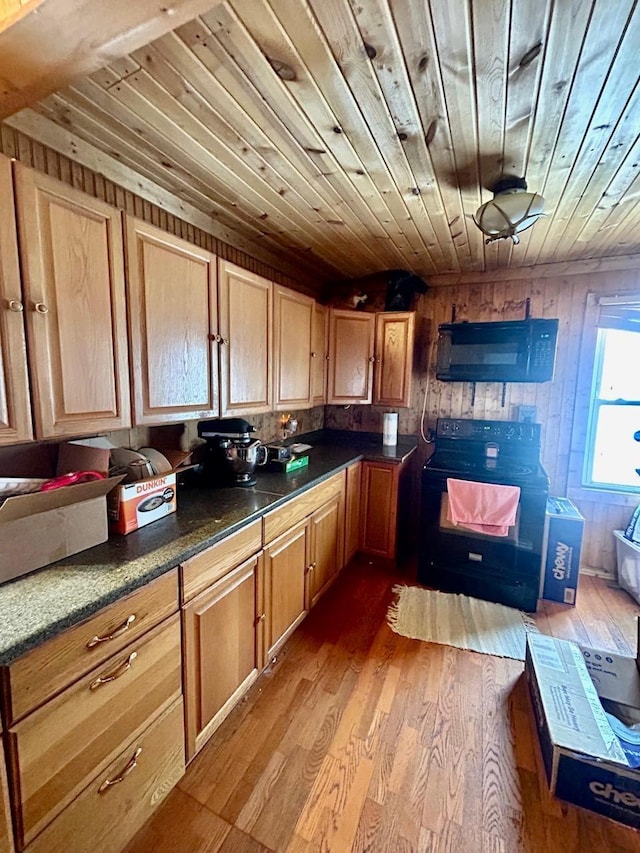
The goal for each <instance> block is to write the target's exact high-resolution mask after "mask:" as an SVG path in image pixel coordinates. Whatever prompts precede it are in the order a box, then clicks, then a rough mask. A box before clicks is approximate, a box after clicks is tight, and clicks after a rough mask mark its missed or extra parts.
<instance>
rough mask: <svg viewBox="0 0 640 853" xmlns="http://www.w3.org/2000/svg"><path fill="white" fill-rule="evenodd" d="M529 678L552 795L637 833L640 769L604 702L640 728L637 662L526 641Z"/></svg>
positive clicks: (549, 641)
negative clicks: (617, 731)
mask: <svg viewBox="0 0 640 853" xmlns="http://www.w3.org/2000/svg"><path fill="white" fill-rule="evenodd" d="M525 675H526V678H527V682H528V684H529V691H530V694H531V698H532V702H533V710H534V714H535V719H536V726H537V729H538V737H539V740H540V747H541V751H542V759H543V763H544V767H545V770H546V775H547V781H548V783H549V787H550V789H551V792H552V793H553V794H555V795H556V796H557V797H559V798H560V799H562V800H566V801H567V802H570V803H574V804H575V805H577V806H582V807H583V808H586V809H589V810H590V811H593V812H598V813H599V814H601V815H605V816H606V817H609V818H612V819H613V820H617V821H620V822H621V823H625V824H627V825H628V826H633V827H635V828H640V769H634V768H633V767H631V766H630V763H629V760H628V758H627V755H626V754H625V751H624V750H623V748H622V745H621V743H620V741H619V740H618V738H617V737H616V735H615V733H614V731H613V729H612V728H611V725H610V723H609V720H608V719H607V714H606V713H605V710H604V708H603V706H602V703H601V701H600V699H603V700H604V703H605V705H606V706H607V708H609V709H610V710H613V709H614V708H615V709H617V712H618V713H616V714H615V716H619V713H620V711H621V710H622V712H623V713H624V716H625V717H627V718H628V721H629V723H633V722H636V721H640V673H639V671H638V659H637V657H636V658H632V657H629V656H625V655H618V654H614V653H612V652H605V651H601V650H598V649H590V648H585V647H580V646H578V645H577V644H576V643H571V642H568V641H566V640H556V639H555V638H553V637H547V636H545V635H543V634H528V635H527V654H526V660H525Z"/></svg>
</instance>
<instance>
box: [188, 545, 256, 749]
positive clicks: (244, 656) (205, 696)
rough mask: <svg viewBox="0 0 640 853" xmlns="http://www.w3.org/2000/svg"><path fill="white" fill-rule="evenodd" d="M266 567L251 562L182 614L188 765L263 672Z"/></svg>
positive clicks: (191, 604) (211, 588) (209, 590)
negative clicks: (263, 606) (262, 577)
mask: <svg viewBox="0 0 640 853" xmlns="http://www.w3.org/2000/svg"><path fill="white" fill-rule="evenodd" d="M262 563H263V557H262V554H260V555H256V556H253V557H251V558H250V559H248V560H246V561H245V562H244V563H242V564H241V565H239V566H238V567H237V568H235V569H233V570H232V571H230V572H228V573H227V574H226V575H224V577H223V578H221V579H220V580H219V581H218V582H217V583H214V584H213V585H212V586H211V587H210V588H209V589H208V590H206V591H205V592H203V593H201V594H200V595H198V596H197V597H196V598H194V599H193V600H192V601H191V602H190V603H189V604H188V605H187V606H186V607H185V608H184V610H183V614H182V619H183V628H184V631H183V638H184V672H185V699H186V730H187V737H186V740H187V760H191V759H192V758H193V756H194V755H195V754H196V753H197V751H198V750H199V749H200V748H201V747H202V745H203V744H204V743H205V742H206V741H207V739H208V738H209V737H210V736H211V734H212V733H213V731H214V730H215V729H216V728H217V726H218V725H219V724H220V722H221V721H222V720H223V719H224V717H225V716H226V715H227V714H228V713H229V711H230V710H231V708H232V707H233V706H234V705H235V703H236V702H237V701H238V699H239V698H240V696H241V695H242V694H243V693H244V692H245V690H247V688H248V687H249V685H250V684H251V683H252V682H253V681H255V679H256V678H257V676H258V672H259V671H260V669H261V668H262V664H263V660H262V658H263V651H262V649H263V640H262V637H263V632H264V622H265V617H264V615H263V611H262V610H261V608H260V607H259V604H260V600H261V598H262V588H261V587H262V580H261V576H262Z"/></svg>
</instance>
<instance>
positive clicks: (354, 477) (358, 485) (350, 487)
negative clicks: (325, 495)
mask: <svg viewBox="0 0 640 853" xmlns="http://www.w3.org/2000/svg"><path fill="white" fill-rule="evenodd" d="M361 500H362V462H356V463H355V464H354V465H350V466H349V467H348V468H347V484H346V494H345V513H344V524H345V530H344V562H345V564H346V563H348V562H349V560H350V559H351V558H352V557H353V556H354V555H355V554H356V553H357V552H358V551H359V550H360V544H361V540H362V535H361V530H360V504H361Z"/></svg>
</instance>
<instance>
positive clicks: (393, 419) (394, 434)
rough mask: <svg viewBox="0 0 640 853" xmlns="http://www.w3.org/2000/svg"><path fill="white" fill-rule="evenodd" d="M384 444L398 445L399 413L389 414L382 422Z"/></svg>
mask: <svg viewBox="0 0 640 853" xmlns="http://www.w3.org/2000/svg"><path fill="white" fill-rule="evenodd" d="M382 443H383V444H386V445H387V446H389V445H394V444H397V443H398V413H397V412H387V413H386V414H385V415H384V417H383V420H382Z"/></svg>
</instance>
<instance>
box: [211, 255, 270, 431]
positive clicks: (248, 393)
mask: <svg viewBox="0 0 640 853" xmlns="http://www.w3.org/2000/svg"><path fill="white" fill-rule="evenodd" d="M218 297H219V307H218V310H219V320H220V336H221V338H222V340H221V343H220V409H221V412H220V413H221V415H222V416H227V415H236V414H260V413H263V412H270V411H272V410H273V385H272V382H273V368H272V330H273V300H272V284H271V282H270V281H267V280H266V279H264V278H261V277H260V276H258V275H254V273H250V272H247V270H243V269H242V268H241V267H238V266H236V265H235V264H232V263H230V262H229V261H224V260H221V259H220V260H219V262H218Z"/></svg>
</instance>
